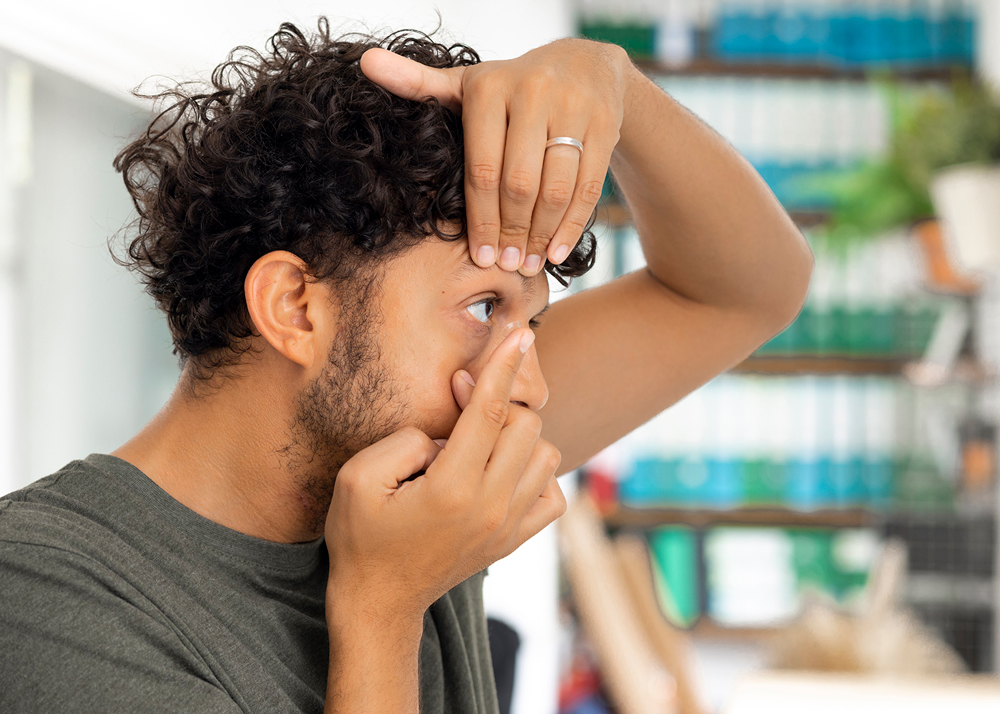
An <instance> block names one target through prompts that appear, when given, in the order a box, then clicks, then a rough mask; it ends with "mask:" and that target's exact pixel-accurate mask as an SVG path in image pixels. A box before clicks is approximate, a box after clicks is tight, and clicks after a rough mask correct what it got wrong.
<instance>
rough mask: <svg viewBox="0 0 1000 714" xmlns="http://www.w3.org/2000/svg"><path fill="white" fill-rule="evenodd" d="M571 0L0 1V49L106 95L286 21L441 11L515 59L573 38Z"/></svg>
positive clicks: (374, 18) (192, 66) (197, 66)
mask: <svg viewBox="0 0 1000 714" xmlns="http://www.w3.org/2000/svg"><path fill="white" fill-rule="evenodd" d="M571 2H572V0H506V2H504V3H502V4H496V3H487V2H470V1H469V0H438V1H437V2H429V1H427V0H414V1H407V0H372V1H371V2H367V3H363V4H362V5H361V6H359V5H358V4H357V3H347V2H343V1H341V2H336V1H335V2H321V1H320V0H285V1H284V2H281V1H280V0H279V1H275V0H245V1H244V2H237V1H235V0H213V1H210V2H205V1H204V0H172V2H170V3H167V4H163V3H152V2H133V1H132V0H103V1H102V2H99V3H94V2H90V3H81V2H77V1H74V0H29V1H27V2H16V1H14V0H10V1H9V2H4V3H0V47H6V48H7V49H9V50H12V51H14V52H16V53H18V54H20V55H21V56H24V57H27V58H28V59H31V60H34V61H35V62H38V63H40V64H43V65H45V66H49V67H52V68H54V69H57V70H59V71H60V72H63V73H65V74H67V75H68V76H71V77H75V78H77V79H80V80H81V81H83V82H86V83H88V84H91V85H92V86H95V87H98V88H100V89H102V90H103V91H106V92H108V93H110V94H112V95H117V96H121V97H127V95H128V91H129V90H130V89H131V88H132V87H134V86H136V85H137V84H139V83H140V82H141V81H143V80H144V79H146V78H147V77H150V76H152V75H166V76H171V77H172V76H176V75H179V74H183V75H191V74H193V73H195V72H198V71H203V70H206V69H210V68H211V67H214V66H215V65H216V64H218V62H219V61H221V60H222V59H223V57H224V56H225V54H226V53H227V52H228V51H229V50H230V49H231V48H232V47H234V46H235V45H238V44H250V45H253V46H257V47H259V46H261V45H262V43H263V41H264V40H265V39H266V38H267V37H268V36H270V35H271V34H272V33H273V32H274V31H275V30H276V29H277V27H278V25H279V24H280V23H281V22H282V21H285V20H293V21H295V22H297V23H301V25H302V26H303V27H311V26H315V17H316V16H318V15H320V14H325V15H327V16H328V17H329V18H330V20H331V22H335V23H340V22H348V21H361V22H364V23H367V24H369V25H371V26H372V27H373V28H374V27H380V26H381V27H390V28H392V29H399V28H402V27H414V28H415V29H419V30H424V31H429V30H431V29H433V28H434V27H435V25H436V24H437V20H436V17H435V15H434V9H435V8H437V9H439V10H440V12H441V16H442V19H443V22H444V26H445V28H447V30H448V34H449V35H450V36H451V37H453V38H454V39H455V40H457V41H462V42H466V43H468V44H470V45H472V46H473V47H475V48H476V49H477V50H479V51H480V52H481V54H482V55H483V59H504V58H508V57H514V56H517V55H520V54H522V53H524V52H526V51H527V50H529V49H531V48H533V47H537V46H539V45H542V44H545V43H546V42H548V41H550V40H553V39H555V38H557V37H564V36H566V35H569V34H572V32H573V25H572V17H573V16H572V13H571Z"/></svg>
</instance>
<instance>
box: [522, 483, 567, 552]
mask: <svg viewBox="0 0 1000 714" xmlns="http://www.w3.org/2000/svg"><path fill="white" fill-rule="evenodd" d="M565 512H566V496H565V495H564V494H563V492H562V489H561V488H560V487H559V482H558V481H557V480H556V477H555V476H551V477H550V478H549V479H548V481H546V482H545V483H544V485H543V486H542V487H541V493H537V494H536V495H535V497H534V498H533V499H532V500H531V503H530V505H529V506H528V512H527V513H526V514H525V515H524V517H523V518H522V519H521V522H520V524H519V525H518V529H517V534H516V535H515V537H514V549H515V550H516V549H517V548H520V547H521V545H522V544H523V543H524V542H525V541H526V540H528V539H529V538H531V537H532V536H535V535H537V534H538V533H540V532H541V530H542V529H543V528H545V527H546V526H547V525H549V524H550V523H552V522H553V521H554V520H556V519H557V518H559V516H561V515H562V514H564V513H565Z"/></svg>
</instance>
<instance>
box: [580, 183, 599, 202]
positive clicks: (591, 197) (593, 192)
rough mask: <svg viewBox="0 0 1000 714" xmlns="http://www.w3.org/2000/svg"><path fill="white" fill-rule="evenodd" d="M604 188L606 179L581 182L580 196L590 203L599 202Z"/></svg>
mask: <svg viewBox="0 0 1000 714" xmlns="http://www.w3.org/2000/svg"><path fill="white" fill-rule="evenodd" d="M603 190H604V181H594V180H590V181H583V182H582V183H581V184H580V189H579V196H580V198H582V199H583V200H584V201H586V202H588V203H597V201H598V199H600V197H601V191H603Z"/></svg>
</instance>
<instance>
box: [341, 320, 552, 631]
mask: <svg viewBox="0 0 1000 714" xmlns="http://www.w3.org/2000/svg"><path fill="white" fill-rule="evenodd" d="M533 339H534V335H533V333H532V332H531V331H530V330H528V329H518V330H515V331H514V332H512V333H511V334H510V335H508V336H507V338H506V339H505V340H504V341H503V342H502V343H501V344H500V346H499V347H498V348H497V349H496V350H495V351H494V353H493V354H492V355H491V357H490V360H489V362H488V363H487V365H486V367H485V368H484V370H483V372H482V373H481V374H480V377H479V382H478V383H477V384H476V386H475V389H474V390H473V392H472V395H471V398H470V400H469V402H468V406H467V407H466V408H465V409H464V411H463V412H462V414H461V416H460V417H459V419H458V422H457V423H456V425H455V428H454V430H453V431H452V435H451V438H450V439H449V440H448V441H447V444H446V446H445V447H444V448H442V447H441V446H439V445H438V444H437V443H435V442H434V441H432V440H431V439H430V438H429V437H428V436H427V435H426V434H424V433H423V432H421V431H419V430H417V429H415V428H410V427H407V428H404V429H401V430H400V431H398V432H396V433H394V434H392V435H390V436H388V437H386V438H385V439H382V440H381V441H379V442H377V443H375V444H373V445H372V446H370V447H368V448H367V449H364V450H362V451H360V452H359V453H358V454H356V455H355V456H354V458H352V459H350V460H349V461H348V462H347V463H346V464H344V466H343V467H342V468H341V470H340V473H339V474H338V476H337V482H336V486H335V487H334V492H333V500H332V503H331V505H330V513H329V516H328V518H327V523H326V543H327V548H328V549H329V551H330V583H329V586H328V589H329V591H328V598H327V599H328V601H329V600H330V596H331V595H332V596H333V597H335V598H336V599H337V601H338V606H337V609H338V611H340V612H345V610H346V611H350V612H351V613H352V615H353V616H360V617H361V618H363V619H364V620H366V621H378V620H381V619H384V618H388V619H391V620H394V619H396V618H399V617H403V618H413V617H416V616H422V614H423V611H424V610H425V609H426V608H427V607H428V606H430V604H431V603H432V602H434V601H435V600H436V599H437V598H439V597H440V596H441V595H443V594H444V593H445V592H447V591H448V590H449V589H451V588H452V587H454V586H455V585H457V584H458V583H460V582H462V581H463V580H465V579H466V578H468V577H470V576H471V575H473V574H474V573H477V572H479V571H480V570H482V569H483V568H485V567H487V566H488V565H490V564H491V563H493V562H495V561H496V560H499V559H500V558H502V557H504V556H506V555H508V554H509V553H510V552H512V551H513V550H514V549H516V548H517V547H518V546H519V545H521V543H523V542H524V541H525V540H527V539H528V538H530V537H531V536H533V535H535V534H536V533H538V532H539V531H540V530H542V528H544V527H545V526H546V525H548V524H549V523H551V522H552V521H554V520H555V519H556V518H558V517H559V516H560V515H561V514H562V513H563V512H564V511H565V508H566V500H565V498H564V497H563V494H562V491H561V490H560V488H559V485H558V483H557V482H556V479H555V474H556V470H557V469H558V467H559V462H560V454H559V451H558V450H557V449H556V448H555V447H554V446H552V445H551V444H550V443H548V442H547V441H545V440H543V439H541V438H539V434H540V433H541V426H542V424H541V420H540V419H539V417H538V415H537V414H535V413H534V412H533V411H531V410H529V409H526V408H524V407H522V406H519V405H518V404H515V403H512V402H511V401H510V395H511V390H512V388H513V385H514V380H515V378H516V376H517V372H518V370H519V369H520V367H521V362H522V360H523V359H524V353H525V352H526V351H527V349H528V348H529V347H530V346H531V343H532V341H533ZM420 471H425V473H424V474H423V475H421V476H419V477H417V478H412V479H411V478H410V477H411V475H412V474H414V473H417V472H420Z"/></svg>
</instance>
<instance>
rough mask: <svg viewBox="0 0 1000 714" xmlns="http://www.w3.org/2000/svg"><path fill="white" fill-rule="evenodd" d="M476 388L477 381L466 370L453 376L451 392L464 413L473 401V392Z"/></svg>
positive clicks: (461, 370) (459, 371)
mask: <svg viewBox="0 0 1000 714" xmlns="http://www.w3.org/2000/svg"><path fill="white" fill-rule="evenodd" d="M475 386H476V381H475V380H474V379H473V378H472V375H471V374H469V373H468V372H466V371H465V370H464V369H460V370H458V371H457V372H455V374H454V375H452V378H451V391H452V394H453V395H454V396H455V403H456V404H458V408H459V409H461V410H463V411H464V410H465V408H466V407H467V406H469V402H470V401H472V390H473V388H474V387H475Z"/></svg>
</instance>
